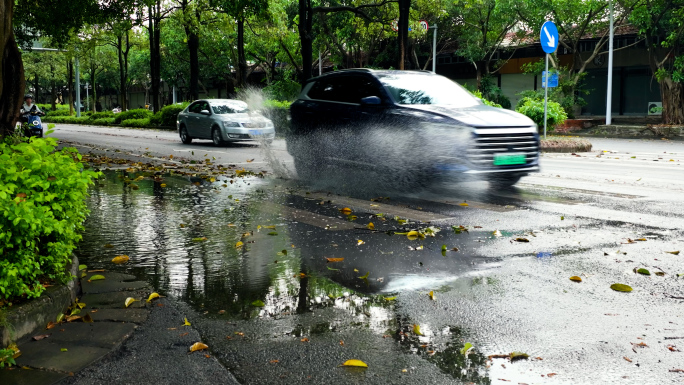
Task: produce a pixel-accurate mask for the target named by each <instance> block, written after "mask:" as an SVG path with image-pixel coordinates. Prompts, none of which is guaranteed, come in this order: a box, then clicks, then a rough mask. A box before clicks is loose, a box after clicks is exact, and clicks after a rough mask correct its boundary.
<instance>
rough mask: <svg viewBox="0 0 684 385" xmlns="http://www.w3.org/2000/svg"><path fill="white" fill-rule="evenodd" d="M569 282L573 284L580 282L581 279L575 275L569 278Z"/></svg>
mask: <svg viewBox="0 0 684 385" xmlns="http://www.w3.org/2000/svg"><path fill="white" fill-rule="evenodd" d="M570 280H571V281H573V282H582V278H580V277H578V276H576V275H573V276H572V277H570Z"/></svg>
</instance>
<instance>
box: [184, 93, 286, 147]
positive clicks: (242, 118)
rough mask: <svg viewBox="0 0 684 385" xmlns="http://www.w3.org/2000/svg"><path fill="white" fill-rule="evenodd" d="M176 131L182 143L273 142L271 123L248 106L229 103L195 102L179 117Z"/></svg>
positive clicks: (210, 100) (219, 100) (217, 101)
mask: <svg viewBox="0 0 684 385" xmlns="http://www.w3.org/2000/svg"><path fill="white" fill-rule="evenodd" d="M176 128H177V129H178V134H179V135H180V138H181V141H183V143H185V144H190V143H191V142H192V140H193V139H211V140H212V141H213V142H214V144H215V145H217V146H221V145H224V144H226V143H227V142H239V141H244V140H262V141H264V142H265V143H271V142H272V141H273V138H275V127H273V122H272V121H271V120H270V119H268V118H266V117H264V116H262V115H261V114H259V113H258V112H256V111H250V110H249V108H248V106H247V103H245V102H243V101H240V100H232V99H209V100H197V101H195V102H193V103H192V104H190V105H189V106H188V107H187V108H186V109H184V110H183V111H181V112H180V113H179V114H178V118H177V119H176Z"/></svg>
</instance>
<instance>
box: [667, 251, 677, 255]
mask: <svg viewBox="0 0 684 385" xmlns="http://www.w3.org/2000/svg"><path fill="white" fill-rule="evenodd" d="M666 253H668V254H674V255H679V251H666Z"/></svg>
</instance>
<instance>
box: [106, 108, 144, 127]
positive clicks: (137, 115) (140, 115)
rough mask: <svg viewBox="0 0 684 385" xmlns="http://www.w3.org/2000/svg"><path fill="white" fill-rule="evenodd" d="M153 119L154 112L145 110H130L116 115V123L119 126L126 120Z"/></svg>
mask: <svg viewBox="0 0 684 385" xmlns="http://www.w3.org/2000/svg"><path fill="white" fill-rule="evenodd" d="M151 117H152V111H150V110H146V109H143V108H140V109H137V110H128V111H124V112H119V113H118V114H114V122H115V123H117V124H119V123H121V122H123V121H124V120H129V119H148V118H151Z"/></svg>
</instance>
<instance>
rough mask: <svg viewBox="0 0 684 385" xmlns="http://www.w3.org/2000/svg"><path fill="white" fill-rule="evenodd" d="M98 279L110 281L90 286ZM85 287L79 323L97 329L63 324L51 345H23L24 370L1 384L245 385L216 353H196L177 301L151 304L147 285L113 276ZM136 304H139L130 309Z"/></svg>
mask: <svg viewBox="0 0 684 385" xmlns="http://www.w3.org/2000/svg"><path fill="white" fill-rule="evenodd" d="M94 274H101V275H104V276H105V279H104V280H97V281H92V282H88V278H90V277H91V276H92V275H94ZM81 285H82V289H83V294H82V297H81V298H80V299H79V302H81V303H85V307H84V308H83V309H82V310H81V313H80V314H79V315H80V316H82V317H86V314H88V315H90V317H91V318H92V320H93V322H92V323H89V322H83V318H81V319H78V320H75V321H73V322H65V323H61V324H57V325H56V326H54V327H53V328H51V329H49V330H45V331H44V333H40V334H41V335H48V337H45V338H42V339H40V340H37V341H36V340H34V339H31V340H28V341H20V342H19V344H18V345H19V349H20V350H21V356H20V357H18V358H17V359H16V363H17V366H15V367H13V368H11V369H0V384H16V385H47V384H55V383H60V384H107V385H112V384H147V383H155V382H156V383H164V384H187V383H188V382H192V383H195V384H203V383H206V384H210V383H211V384H237V381H236V380H235V379H234V377H233V376H232V375H231V374H230V372H228V370H227V369H226V368H225V367H223V366H222V365H221V364H220V363H219V362H218V361H217V360H216V359H215V358H213V357H212V355H211V353H210V352H208V351H200V352H195V353H189V348H190V346H191V345H192V344H194V343H195V342H201V337H200V335H199V333H198V332H197V331H196V330H194V329H193V328H192V327H191V326H183V321H184V318H185V317H184V315H183V314H181V313H180V312H179V311H178V310H177V309H176V306H175V305H174V303H173V301H171V300H169V299H166V298H160V299H156V300H153V301H152V302H151V303H147V302H146V299H147V298H148V296H149V295H150V293H151V292H152V290H151V289H150V288H149V286H148V285H147V283H146V282H142V281H135V277H134V276H132V275H127V274H120V273H113V272H107V271H105V272H96V273H88V274H87V275H86V277H85V278H82V279H81ZM128 297H133V298H135V299H136V300H138V301H137V302H134V303H133V304H132V305H130V306H129V307H128V308H125V306H124V303H125V301H126V298H128ZM129 337H130V339H129Z"/></svg>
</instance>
